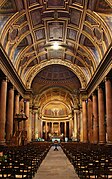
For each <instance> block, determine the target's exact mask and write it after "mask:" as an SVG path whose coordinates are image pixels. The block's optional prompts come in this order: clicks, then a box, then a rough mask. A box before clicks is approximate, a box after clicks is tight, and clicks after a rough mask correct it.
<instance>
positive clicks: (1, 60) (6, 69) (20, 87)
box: [0, 44, 26, 96]
mask: <svg viewBox="0 0 112 179" xmlns="http://www.w3.org/2000/svg"><path fill="white" fill-rule="evenodd" d="M0 68H1V70H2V71H3V73H4V74H5V75H6V76H7V77H8V79H9V80H10V81H11V83H12V84H13V85H14V87H15V88H16V90H17V91H18V92H19V93H20V95H21V96H24V94H25V92H26V88H25V85H24V84H23V82H22V80H21V79H20V77H19V75H18V74H17V72H16V70H15V68H14V66H13V64H12V63H11V61H10V59H9V58H8V56H7V54H6V53H5V51H4V50H3V48H2V45H1V44H0Z"/></svg>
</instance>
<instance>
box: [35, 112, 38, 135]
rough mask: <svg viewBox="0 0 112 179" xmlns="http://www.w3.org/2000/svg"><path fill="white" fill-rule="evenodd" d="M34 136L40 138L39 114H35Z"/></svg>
mask: <svg viewBox="0 0 112 179" xmlns="http://www.w3.org/2000/svg"><path fill="white" fill-rule="evenodd" d="M34 135H35V139H37V138H38V113H37V112H35V114H34Z"/></svg>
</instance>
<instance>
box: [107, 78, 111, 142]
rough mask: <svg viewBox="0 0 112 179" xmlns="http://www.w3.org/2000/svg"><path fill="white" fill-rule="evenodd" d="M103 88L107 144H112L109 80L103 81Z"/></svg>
mask: <svg viewBox="0 0 112 179" xmlns="http://www.w3.org/2000/svg"><path fill="white" fill-rule="evenodd" d="M105 88H106V125H107V143H108V144H112V84H111V81H110V80H109V79H106V80H105Z"/></svg>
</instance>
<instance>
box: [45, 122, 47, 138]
mask: <svg viewBox="0 0 112 179" xmlns="http://www.w3.org/2000/svg"><path fill="white" fill-rule="evenodd" d="M45 139H46V140H47V122H46V121H45Z"/></svg>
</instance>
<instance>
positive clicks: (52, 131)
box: [51, 122, 54, 134]
mask: <svg viewBox="0 0 112 179" xmlns="http://www.w3.org/2000/svg"><path fill="white" fill-rule="evenodd" d="M51 125H52V126H51V133H52V134H53V133H54V130H53V122H51Z"/></svg>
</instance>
